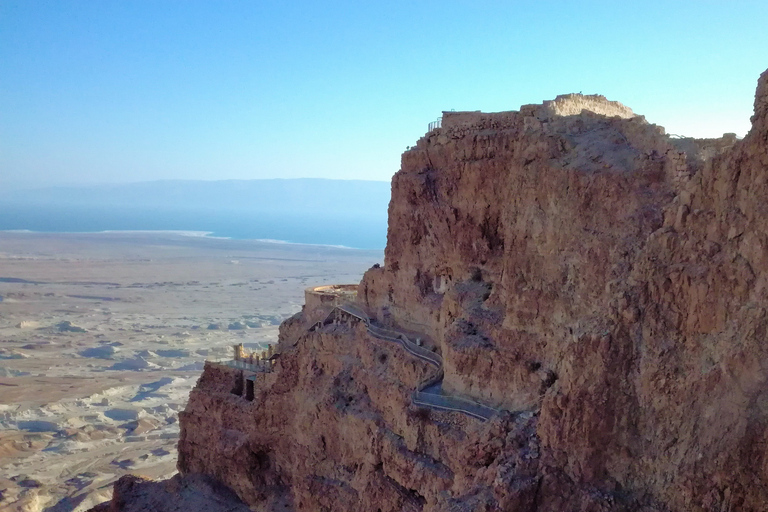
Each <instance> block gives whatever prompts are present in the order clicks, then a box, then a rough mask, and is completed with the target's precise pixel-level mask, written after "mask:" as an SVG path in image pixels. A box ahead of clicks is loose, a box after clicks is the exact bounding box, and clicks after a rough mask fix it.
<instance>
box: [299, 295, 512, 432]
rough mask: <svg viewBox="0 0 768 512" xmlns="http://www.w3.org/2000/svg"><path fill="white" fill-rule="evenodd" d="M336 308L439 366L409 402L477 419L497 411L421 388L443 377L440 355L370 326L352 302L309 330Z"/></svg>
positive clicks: (395, 333) (374, 333)
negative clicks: (437, 370) (436, 371)
mask: <svg viewBox="0 0 768 512" xmlns="http://www.w3.org/2000/svg"><path fill="white" fill-rule="evenodd" d="M337 310H339V311H342V312H344V313H347V314H348V315H351V316H354V317H355V318H357V319H358V320H360V321H362V322H363V323H364V324H365V327H366V330H367V331H368V333H369V334H370V335H371V336H373V337H374V338H378V339H382V340H387V341H391V342H394V343H399V344H400V345H401V346H402V347H403V348H404V349H405V350H406V352H408V353H409V354H411V355H412V356H414V357H417V358H419V359H421V360H422V361H425V362H427V363H429V364H432V365H434V366H436V367H437V368H438V369H439V372H438V373H437V374H436V375H434V376H433V377H430V378H429V379H428V380H427V381H425V382H423V383H422V384H421V385H419V387H418V388H417V389H416V391H414V392H413V396H412V401H413V403H414V404H416V405H420V406H424V407H432V408H434V409H439V410H445V411H455V412H462V413H464V414H467V415H469V416H472V417H473V418H476V419H479V420H481V421H487V420H489V419H490V418H491V417H492V416H494V415H495V414H497V413H498V412H499V411H498V410H497V409H494V408H493V407H488V406H487V405H483V404H481V403H479V402H476V401H474V400H471V399H467V398H462V397H459V396H453V395H442V394H437V393H429V392H425V391H424V389H426V388H428V387H430V386H433V385H435V384H437V383H438V382H440V381H441V380H442V379H443V358H442V357H441V356H440V355H438V354H436V353H434V352H432V351H431V350H429V349H427V348H424V347H422V346H419V345H417V344H415V343H414V342H412V341H411V340H410V339H408V337H407V336H406V335H405V334H403V333H401V332H398V331H394V330H391V329H385V328H383V327H379V326H376V325H373V323H372V322H371V319H370V317H369V316H368V315H367V314H366V313H365V311H363V310H361V309H360V308H358V307H357V306H355V305H353V304H340V305H337V306H335V307H334V308H333V309H332V310H331V312H330V313H329V314H328V316H327V317H326V318H325V319H324V320H322V321H320V322H317V323H316V324H314V325H313V326H312V327H311V328H310V330H314V329H316V328H318V327H321V326H322V325H324V324H326V323H330V322H331V321H333V317H334V315H335V313H336V311H337Z"/></svg>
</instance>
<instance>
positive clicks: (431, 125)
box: [427, 116, 443, 132]
mask: <svg viewBox="0 0 768 512" xmlns="http://www.w3.org/2000/svg"><path fill="white" fill-rule="evenodd" d="M442 126H443V118H442V116H441V117H438V118H437V120H436V121H432V122H431V123H429V128H428V129H427V132H431V131H432V130H437V129H438V128H440V127H442Z"/></svg>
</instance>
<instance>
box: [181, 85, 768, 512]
mask: <svg viewBox="0 0 768 512" xmlns="http://www.w3.org/2000/svg"><path fill="white" fill-rule="evenodd" d="M580 108H587V109H591V111H589V110H587V111H580V110H579V109H580ZM595 112H597V113H595ZM752 122H753V127H752V130H751V131H750V133H749V134H748V135H747V137H745V138H744V139H743V140H737V139H736V138H734V137H732V136H726V137H724V138H723V139H719V140H711V141H697V140H693V139H673V138H670V137H667V136H666V135H665V134H664V131H663V129H661V128H659V127H657V126H654V125H651V124H648V123H647V122H646V121H645V120H644V119H643V118H642V117H639V116H635V115H634V114H633V113H632V112H631V111H630V110H629V109H626V107H623V106H621V105H620V104H615V103H612V102H607V100H604V99H601V98H600V97H594V96H593V97H578V95H568V96H564V97H560V98H558V100H555V101H554V102H548V103H546V104H545V105H541V106H537V105H529V106H525V107H523V108H522V109H521V110H520V111H519V112H504V113H499V114H483V113H478V112H473V113H447V114H446V117H445V118H444V119H443V125H442V128H439V129H436V130H433V131H431V132H429V133H428V134H427V135H426V136H425V137H423V138H422V139H421V140H419V142H418V144H417V145H416V146H415V147H414V148H412V149H410V150H409V151H407V152H406V153H404V155H403V158H402V168H401V170H400V171H399V172H398V173H397V174H396V175H395V177H394V179H393V183H392V202H391V204H390V208H389V233H388V243H387V249H386V253H385V263H384V265H383V266H381V267H374V268H372V269H370V270H369V271H368V272H367V273H366V275H365V277H364V278H363V280H362V282H361V283H360V286H359V291H358V306H359V307H361V308H364V309H365V310H366V311H367V313H368V315H370V317H371V318H372V319H374V320H375V321H377V322H378V323H380V324H381V325H384V326H387V327H389V328H391V329H400V330H403V331H408V332H410V333H420V336H421V337H423V340H424V344H425V346H428V347H432V348H434V350H435V351H436V352H438V353H440V354H441V356H442V359H443V365H444V366H443V370H444V380H443V389H444V390H446V392H450V393H455V394H458V395H463V396H465V397H468V398H472V399H474V400H477V401H479V402H482V403H484V404H487V405H491V406H494V407H496V408H498V409H499V410H500V411H502V412H500V413H499V414H498V415H497V416H495V417H494V418H492V419H491V420H490V421H487V422H482V421H479V420H477V419H474V418H471V417H469V416H467V415H464V414H461V413H459V412H439V411H436V410H432V409H423V408H418V407H415V406H414V405H413V403H412V393H413V391H414V390H415V389H417V388H418V387H419V386H420V385H422V384H423V383H424V382H426V381H428V380H429V379H430V378H435V375H434V372H435V369H434V367H431V366H430V365H428V364H425V363H423V362H421V361H419V360H417V359H415V358H413V357H411V356H409V355H408V354H407V353H406V352H405V351H404V350H402V348H401V347H400V346H399V345H398V344H396V343H391V342H388V341H385V340H381V339H376V338H374V337H372V336H371V335H370V333H369V332H368V331H367V330H366V329H365V326H364V325H362V324H361V323H360V322H349V323H341V324H337V323H330V324H328V325H324V326H321V327H318V328H317V329H314V330H311V331H308V330H307V329H308V327H309V326H310V325H314V324H315V322H317V320H318V318H310V316H312V314H315V313H313V312H310V311H309V310H305V313H303V314H299V315H297V316H296V317H294V318H292V319H290V320H288V321H286V322H285V323H284V324H283V326H282V327H281V340H280V350H279V352H280V356H279V359H278V362H277V363H276V365H275V370H274V371H273V372H271V373H260V374H258V375H257V377H256V383H255V389H254V396H253V399H252V400H249V398H250V397H248V396H247V391H244V390H243V377H244V376H243V374H242V371H241V370H236V369H234V368H228V367H225V366H222V365H213V364H209V365H207V366H206V369H205V372H204V374H203V376H202V377H201V380H200V382H199V383H198V386H197V387H196V388H195V390H194V391H193V392H192V395H191V397H190V401H189V405H188V407H187V409H186V411H185V412H184V413H183V414H182V415H181V426H182V433H181V440H180V443H179V469H180V470H181V471H182V473H204V474H207V475H210V476H211V477H213V478H215V479H217V480H219V481H221V482H223V483H225V484H226V485H228V486H229V487H231V488H232V489H233V490H234V491H235V492H236V493H237V494H238V496H240V498H241V499H242V500H243V501H245V502H246V503H248V504H249V505H250V506H251V507H253V508H254V509H256V510H279V509H280V507H282V509H284V510H308V511H317V510H334V511H340V510H371V511H381V512H384V511H395V510H419V511H447V510H451V511H462V510H467V511H469V510H485V511H501V510H510V511H512V510H520V511H538V512H544V511H553V512H554V511H561V510H583V511H636V510H637V511H640V510H642V511H647V512H650V511H666V510H673V511H689V510H700V511H703V510H744V511H760V510H765V509H766V503H768V457H766V453H767V450H768V449H767V448H766V446H768V365H767V364H766V363H765V361H768V357H767V356H768V344H766V342H765V336H766V331H767V330H768V329H767V328H768V311H766V307H767V306H766V305H767V304H768V300H767V299H768V279H767V278H768V259H767V258H768V256H766V255H767V254H768V253H767V252H766V249H768V207H766V205H768V72H766V73H764V74H763V75H762V77H761V78H760V80H759V85H758V90H757V95H756V99H755V115H754V116H753V118H752ZM313 311H314V310H313Z"/></svg>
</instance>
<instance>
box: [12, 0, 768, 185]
mask: <svg viewBox="0 0 768 512" xmlns="http://www.w3.org/2000/svg"><path fill="white" fill-rule="evenodd" d="M766 19H768V4H766V3H765V2H757V1H741V2H738V3H737V4H733V5H731V4H721V3H718V2H704V3H701V2H699V3H697V4H695V6H692V5H691V4H689V3H687V2H674V3H670V2H660V1H655V2H654V1H652V2H644V3H642V4H631V3H620V4H616V3H614V2H603V1H590V2H581V3H578V4H568V3H563V2H557V1H542V2H536V3H520V2H491V3H487V4H482V5H478V4H470V3H466V2H459V1H448V2H432V1H426V2H420V3H416V4H414V3H411V2H408V3H406V2H398V1H395V2H388V3H386V4H366V3H359V2H340V3H335V4H332V5H328V4H317V3H314V2H305V1H299V2H294V3H290V4H269V3H253V2H245V1H243V0H234V1H231V2H224V3H222V2H211V1H203V0H192V1H189V2H184V3H176V2H173V3H169V2H150V1H146V0H137V1H134V2H88V3H84V2H79V1H73V0H61V1H58V2H44V1H37V0H30V1H26V2H13V1H5V2H0V62H2V63H3V65H2V66H3V73H2V74H0V111H2V112H3V115H2V116H1V117H0V188H5V189H8V188H11V187H13V188H17V189H18V188H19V187H26V188H28V187H35V186H38V185H39V186H45V185H65V184H66V185H79V184H88V183H90V184H94V183H116V182H137V181H139V182H141V181H149V180H156V179H195V180H199V179H206V180H211V179H263V178H277V177H285V178H311V177H314V178H336V179H366V180H380V181H388V180H389V179H390V178H391V176H392V175H393V174H394V173H395V172H396V171H397V170H398V168H399V159H400V155H401V153H402V152H403V151H404V150H405V149H406V147H408V146H412V145H414V143H415V142H416V141H417V140H418V139H419V138H420V137H421V136H422V135H423V134H424V133H425V132H426V130H427V124H428V123H429V122H430V121H434V120H435V119H436V118H437V117H438V116H440V115H441V112H442V111H444V110H451V109H455V110H482V111H486V112H494V111H507V110H517V109H519V108H520V106H521V105H524V104H530V103H540V102H542V101H543V100H547V99H552V98H554V97H555V96H557V95H558V94H564V93H571V92H583V93H585V94H592V93H597V94H602V95H605V96H606V97H607V98H608V99H610V100H615V101H620V102H622V103H624V104H625V105H627V106H628V107H630V108H632V109H633V110H634V111H635V112H636V113H638V114H640V115H644V116H645V117H646V118H647V120H648V121H649V122H651V123H654V124H659V125H661V126H664V127H665V128H666V129H667V131H668V132H670V133H676V134H681V135H686V136H695V137H718V136H720V135H722V134H723V133H725V132H733V133H736V134H738V135H739V136H743V135H744V134H745V133H746V131H747V130H748V128H749V118H750V116H751V115H752V105H753V99H754V91H755V85H756V81H757V78H758V76H759V74H760V73H761V72H762V71H764V70H765V68H766V67H767V66H768V61H766V59H765V51H764V50H765V48H768V31H766V30H764V26H763V25H764V20H766Z"/></svg>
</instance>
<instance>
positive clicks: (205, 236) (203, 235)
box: [0, 229, 384, 252]
mask: <svg viewBox="0 0 768 512" xmlns="http://www.w3.org/2000/svg"><path fill="white" fill-rule="evenodd" d="M8 234H10V235H29V236H34V235H36V236H41V235H42V236H82V235H86V236H99V235H117V236H118V237H120V236H131V235H145V236H150V237H156V238H162V237H164V236H165V237H169V236H172V237H181V238H186V239H190V240H207V241H229V242H250V243H253V242H258V243H263V244H269V245H272V246H295V247H296V248H301V247H324V248H330V249H340V250H351V251H366V252H383V251H384V247H381V248H378V249H371V248H361V247H349V246H346V245H336V244H312V243H306V242H291V241H288V240H277V239H273V238H234V237H227V236H215V235H214V232H213V231H192V230H174V229H123V230H121V229H109V230H101V231H33V230H30V229H0V236H2V235H8Z"/></svg>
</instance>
